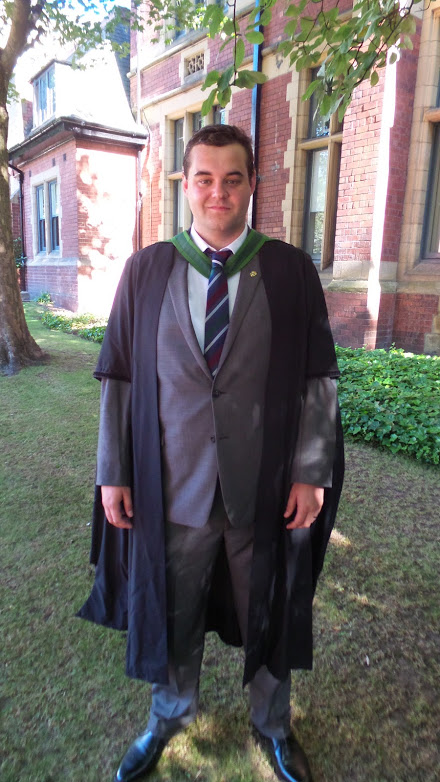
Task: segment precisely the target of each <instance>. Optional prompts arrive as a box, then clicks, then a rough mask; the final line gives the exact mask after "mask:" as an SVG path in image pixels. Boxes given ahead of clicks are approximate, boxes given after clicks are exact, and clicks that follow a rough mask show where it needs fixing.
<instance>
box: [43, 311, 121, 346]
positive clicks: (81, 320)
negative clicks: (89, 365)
mask: <svg viewBox="0 0 440 782" xmlns="http://www.w3.org/2000/svg"><path fill="white" fill-rule="evenodd" d="M41 322H42V323H43V324H44V326H47V328H49V329H55V330H56V331H64V332H66V333H67V334H76V335H77V336H79V337H82V338H83V339H88V340H90V341H91V342H102V340H103V339H104V334H105V328H106V327H105V325H104V324H103V319H102V318H97V317H96V316H95V315H90V314H84V315H72V316H68V315H59V314H57V313H55V312H53V311H52V310H50V309H49V310H46V311H45V312H43V314H42V316H41Z"/></svg>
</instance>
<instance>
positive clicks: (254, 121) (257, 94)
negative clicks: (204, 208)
mask: <svg viewBox="0 0 440 782" xmlns="http://www.w3.org/2000/svg"><path fill="white" fill-rule="evenodd" d="M259 5H260V2H259V0H256V2H255V7H256V8H258V7H259ZM259 21H260V13H258V15H257V17H256V25H255V30H256V31H257V32H262V27H261V25H260V24H259ZM262 50H263V44H261V43H255V44H254V52H253V62H252V70H254V71H259V70H261V64H262V61H263V58H262ZM261 87H262V84H254V86H253V88H252V108H251V136H252V140H253V142H254V159H255V169H256V170H257V171H258V154H259V151H260V107H261ZM258 179H259V177H258V175H257V186H256V188H255V192H254V195H253V198H252V228H255V224H256V221H257V193H258Z"/></svg>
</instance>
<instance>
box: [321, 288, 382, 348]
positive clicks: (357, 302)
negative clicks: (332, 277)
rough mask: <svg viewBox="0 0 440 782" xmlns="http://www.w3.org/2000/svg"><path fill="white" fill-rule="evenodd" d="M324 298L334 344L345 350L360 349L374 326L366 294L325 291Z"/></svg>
mask: <svg viewBox="0 0 440 782" xmlns="http://www.w3.org/2000/svg"><path fill="white" fill-rule="evenodd" d="M325 298H326V302H327V309H328V314H329V318H330V324H331V327H332V331H333V336H334V338H335V342H337V343H338V344H339V345H342V347H345V348H361V347H362V346H363V345H364V344H365V341H366V340H367V339H369V338H370V333H371V329H372V327H373V326H374V324H373V323H372V321H371V317H370V314H369V312H368V307H367V294H366V293H350V294H347V293H345V292H343V291H326V292H325Z"/></svg>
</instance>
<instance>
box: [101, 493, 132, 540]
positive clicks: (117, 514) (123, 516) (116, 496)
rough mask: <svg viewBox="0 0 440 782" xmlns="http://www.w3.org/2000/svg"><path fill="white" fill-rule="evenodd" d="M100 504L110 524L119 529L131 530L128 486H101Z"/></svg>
mask: <svg viewBox="0 0 440 782" xmlns="http://www.w3.org/2000/svg"><path fill="white" fill-rule="evenodd" d="M101 496H102V504H103V506H104V510H105V515H106V517H107V520H108V521H109V522H110V524H113V526H114V527H120V528H121V529H132V527H133V524H132V523H131V521H130V519H131V518H133V503H132V501H131V489H130V487H129V486H101Z"/></svg>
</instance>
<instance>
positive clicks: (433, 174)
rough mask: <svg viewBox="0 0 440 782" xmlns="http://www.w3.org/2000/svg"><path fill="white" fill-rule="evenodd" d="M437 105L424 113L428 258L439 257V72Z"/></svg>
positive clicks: (425, 252)
mask: <svg viewBox="0 0 440 782" xmlns="http://www.w3.org/2000/svg"><path fill="white" fill-rule="evenodd" d="M438 84H439V87H438V90H437V101H436V103H437V105H436V106H435V107H433V108H431V109H429V110H428V111H427V112H426V113H425V118H426V119H427V120H428V121H429V122H430V123H431V132H432V152H431V161H430V166H429V178H428V188H427V194H426V208H425V220H424V226H423V240H422V245H423V246H422V255H423V257H424V258H426V259H428V260H436V259H440V74H439V79H438Z"/></svg>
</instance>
